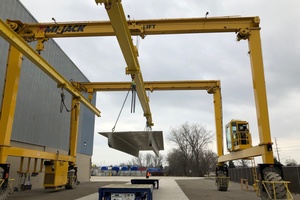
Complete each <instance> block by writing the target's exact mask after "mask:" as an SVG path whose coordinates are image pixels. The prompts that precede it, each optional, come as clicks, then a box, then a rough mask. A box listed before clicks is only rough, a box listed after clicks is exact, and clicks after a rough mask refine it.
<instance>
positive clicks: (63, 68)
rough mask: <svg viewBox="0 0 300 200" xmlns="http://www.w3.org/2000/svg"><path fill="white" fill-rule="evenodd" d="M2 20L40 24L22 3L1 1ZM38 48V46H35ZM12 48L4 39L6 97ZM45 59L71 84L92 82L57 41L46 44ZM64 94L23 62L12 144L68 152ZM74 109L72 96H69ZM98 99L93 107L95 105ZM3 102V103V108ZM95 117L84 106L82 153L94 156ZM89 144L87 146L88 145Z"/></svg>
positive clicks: (0, 48) (0, 54)
mask: <svg viewBox="0 0 300 200" xmlns="http://www.w3.org/2000/svg"><path fill="white" fill-rule="evenodd" d="M0 1H1V3H0V18H1V19H2V20H3V21H5V20H6V19H18V20H21V21H22V22H36V20H35V19H34V17H33V16H31V15H30V13H29V12H28V11H27V10H26V8H24V7H23V5H22V4H21V3H20V2H19V1H18V0H0ZM31 45H32V46H33V47H34V48H35V43H33V44H31ZM8 47H9V44H8V43H7V42H6V41H5V40H4V39H2V38H1V37H0V94H1V96H2V94H3V84H4V75H5V71H6V63H7V54H8ZM42 57H43V58H45V60H46V61H47V62H48V63H50V64H51V65H52V66H53V67H54V68H55V69H56V70H57V71H58V72H59V73H61V74H62V75H63V76H64V77H65V78H66V79H67V80H70V79H73V80H74V81H78V82H86V81H88V79H87V78H86V77H85V76H84V75H83V74H82V72H81V71H80V70H79V69H78V68H77V67H76V66H75V64H74V63H73V62H72V61H71V60H70V59H69V58H68V57H67V55H66V54H65V53H64V52H63V51H62V50H61V49H60V47H59V46H58V45H57V44H56V43H55V42H54V41H53V40H49V41H47V42H46V43H45V50H44V51H43V52H42ZM60 95H61V90H60V89H58V88H57V84H56V83H55V82H54V81H53V80H52V79H51V78H49V77H48V76H47V75H46V74H45V73H43V72H42V71H41V70H40V69H38V68H37V67H36V66H34V65H33V64H32V63H31V62H30V61H29V60H28V59H27V58H26V57H24V59H23V64H22V70H21V78H20V85H19V92H18V98H17V106H16V112H15V119H14V125H13V133H12V140H15V141H19V142H25V143H30V144H36V145H42V146H47V147H52V148H57V149H62V150H66V151H68V146H69V130H70V126H69V125H70V114H69V113H67V112H66V111H65V110H64V111H63V112H62V113H60V102H61V97H60ZM65 95H66V98H65V103H66V105H67V107H68V108H69V109H70V107H71V105H70V104H71V96H70V94H68V93H67V92H65ZM95 98H96V96H95V97H94V99H93V104H95ZM1 103H2V98H1V99H0V104H1ZM94 119H95V116H94V114H93V113H92V112H91V111H89V110H88V109H87V108H85V107H84V106H83V105H82V106H81V114H80V124H79V137H78V148H77V149H78V150H77V151H78V153H82V154H86V155H92V151H93V135H94ZM84 142H87V145H86V146H85V145H84Z"/></svg>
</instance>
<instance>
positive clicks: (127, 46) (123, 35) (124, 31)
mask: <svg viewBox="0 0 300 200" xmlns="http://www.w3.org/2000/svg"><path fill="white" fill-rule="evenodd" d="M104 2H105V8H106V10H107V14H108V16H109V19H110V21H111V24H112V26H113V29H114V31H115V34H116V37H117V39H118V42H119V45H120V48H121V50H122V53H123V56H124V59H125V61H126V64H127V69H126V70H127V71H129V72H130V73H131V74H132V75H134V77H135V78H134V81H135V84H136V91H137V95H138V97H139V100H140V103H141V106H142V108H143V111H144V116H145V117H146V119H147V126H149V127H151V126H153V122H152V114H151V111H150V106H149V98H148V97H147V95H146V90H145V87H144V81H143V76H142V73H141V71H140V66H139V62H138V59H137V53H136V51H135V48H134V45H133V43H132V38H131V34H130V31H129V28H128V24H127V21H126V17H125V14H124V10H123V7H122V4H121V1H119V0H113V1H104ZM98 3H103V1H98Z"/></svg>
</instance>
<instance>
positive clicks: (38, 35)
mask: <svg viewBox="0 0 300 200" xmlns="http://www.w3.org/2000/svg"><path fill="white" fill-rule="evenodd" d="M96 3H97V4H99V3H100V4H104V7H105V9H106V11H107V14H108V16H109V19H110V21H89V22H65V23H60V22H58V23H23V22H21V21H18V20H7V24H5V23H4V22H2V21H0V35H1V37H3V38H4V39H5V40H7V41H8V42H9V43H10V44H11V46H10V53H9V58H8V66H10V67H9V68H10V69H12V70H8V71H7V74H6V85H5V89H4V95H3V96H4V98H3V103H2V108H1V119H0V120H1V121H0V128H1V129H0V130H1V137H0V165H6V159H7V156H20V157H28V158H34V159H43V160H48V161H49V162H48V164H49V166H51V167H52V166H56V165H57V164H56V163H55V162H58V161H60V162H69V165H74V164H75V156H76V141H77V132H78V130H77V126H78V124H77V122H76V118H77V117H78V113H79V108H80V107H79V106H77V107H76V108H77V109H76V110H74V111H73V112H72V115H71V133H70V135H71V137H70V155H68V156H63V155H56V154H53V153H46V152H38V151H27V149H19V148H15V147H10V136H11V129H12V124H13V117H14V109H15V99H16V98H17V91H18V86H17V85H18V84H17V83H18V80H19V76H20V68H21V63H22V62H21V58H22V56H23V55H25V56H26V57H27V58H28V59H29V60H31V61H32V62H33V63H34V64H35V65H36V66H37V67H39V68H40V69H41V70H43V71H44V72H45V73H46V74H48V75H49V76H50V77H51V78H52V79H53V80H55V81H56V82H57V84H58V87H61V88H64V89H66V90H67V91H68V92H70V93H71V94H72V95H73V100H72V105H75V104H76V105H79V103H83V104H84V105H85V106H87V107H88V108H89V109H90V110H91V111H92V112H94V113H95V114H96V115H98V116H100V111H99V110H98V109H97V108H95V107H94V105H92V104H91V103H90V101H89V100H90V99H91V97H92V95H90V98H89V99H86V98H85V97H83V96H82V94H81V93H80V92H81V91H84V92H88V93H90V94H93V93H94V92H97V91H103V90H109V91H114V90H116V91H122V90H125V89H126V90H128V88H129V87H130V85H131V84H132V82H123V83H114V82H112V83H101V82H100V83H73V84H72V83H70V82H68V81H67V80H65V79H64V77H62V76H61V75H60V74H59V73H58V72H56V71H55V69H54V68H53V67H52V66H50V65H49V64H48V63H47V62H46V61H45V60H44V59H43V58H42V57H41V56H40V55H39V53H40V52H41V51H43V50H44V43H45V41H47V40H48V39H49V38H58V37H59V38H61V37H89V36H116V37H117V39H118V42H119V45H120V48H121V50H122V53H123V56H124V59H125V61H126V64H127V67H126V74H130V75H131V79H132V81H134V82H135V84H136V90H137V94H138V97H139V100H140V103H141V106H142V108H143V111H144V116H145V117H146V122H147V126H149V127H151V126H153V125H154V123H153V121H152V114H151V111H150V106H149V99H148V97H147V95H146V90H150V91H153V90H171V89H174V88H175V89H176V88H177V89H182V90H188V89H191V88H194V89H195V88H197V89H200V88H201V89H205V90H207V91H208V92H209V93H212V94H214V106H215V122H216V139H217V154H218V167H217V172H218V173H217V174H220V176H218V177H217V185H218V188H219V190H227V187H228V184H227V182H226V181H224V180H226V179H225V178H224V175H225V176H228V173H227V167H226V164H225V162H226V161H230V160H236V159H243V158H250V157H255V156H262V160H263V163H264V164H265V165H264V166H262V167H261V168H263V170H262V171H261V173H262V180H264V173H265V172H266V171H268V170H269V169H270V168H271V166H274V165H273V163H274V160H273V149H272V140H271V133H270V125H269V116H268V105H267V97H266V87H265V78H264V68H263V59H262V49H261V41H260V26H259V23H260V19H259V17H257V16H255V17H205V18H187V19H151V20H126V17H125V14H124V10H123V7H122V3H121V0H96ZM222 32H232V33H235V34H236V38H237V40H238V41H240V40H248V45H249V55H250V61H251V71H252V80H253V89H254V96H255V105H256V113H257V124H258V130H259V140H260V143H259V145H258V146H254V147H252V146H251V145H249V146H247V148H237V149H233V150H231V153H230V154H226V155H225V154H224V152H223V124H222V104H221V94H220V90H219V88H220V82H219V81H212V82H209V81H208V82H197V81H196V82H191V81H187V82H180V81H174V82H171V81H169V82H144V80H143V77H142V73H141V69H140V66H139V62H138V59H137V56H138V52H137V48H136V47H135V46H134V45H133V43H132V38H131V36H134V35H138V36H141V37H142V38H145V37H146V36H148V35H160V34H190V33H222ZM33 41H36V42H37V45H36V50H37V52H38V53H36V52H35V51H34V50H32V49H31V47H30V46H28V44H27V43H26V42H33ZM200 85H201V86H200ZM12 102H13V103H12ZM76 113H77V114H76ZM229 134H233V133H229ZM37 155H39V156H37ZM58 158H59V159H58ZM54 161H55V162H54ZM66 166H67V165H66ZM275 167H277V166H275ZM65 168H66V167H65V166H64V168H63V169H62V170H61V171H63V172H64V171H65ZM279 168H280V167H279ZM280 170H281V169H280ZM280 170H279V171H280ZM63 172H61V173H63ZM279 174H280V173H279ZM55 176H56V175H55ZM65 180H66V178H64V179H63V181H65ZM63 181H61V182H63ZM52 184H53V185H52V186H54V187H56V186H58V185H59V184H61V183H59V184H56V183H55V184H54V183H52ZM261 185H263V184H261ZM49 187H50V186H49ZM261 188H262V191H267V189H264V187H261ZM269 196H270V195H269Z"/></svg>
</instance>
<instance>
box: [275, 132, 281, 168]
mask: <svg viewBox="0 0 300 200" xmlns="http://www.w3.org/2000/svg"><path fill="white" fill-rule="evenodd" d="M275 146H276V152H277V158H278V162H279V163H281V162H280V157H279V152H278V147H277V140H276V137H275Z"/></svg>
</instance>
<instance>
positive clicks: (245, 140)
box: [225, 120, 252, 152]
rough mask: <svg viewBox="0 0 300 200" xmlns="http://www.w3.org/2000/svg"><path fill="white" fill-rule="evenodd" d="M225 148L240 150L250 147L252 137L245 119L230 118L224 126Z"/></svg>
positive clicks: (230, 150) (231, 150)
mask: <svg viewBox="0 0 300 200" xmlns="http://www.w3.org/2000/svg"><path fill="white" fill-rule="evenodd" d="M225 135H226V143H227V150H228V151H229V152H233V151H240V150H242V149H247V148H250V147H252V138H251V133H250V131H249V124H248V122H246V121H241V120H231V121H230V122H229V123H228V124H227V125H226V126H225Z"/></svg>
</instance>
